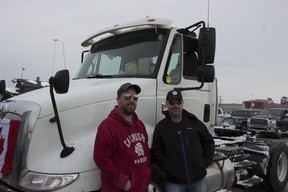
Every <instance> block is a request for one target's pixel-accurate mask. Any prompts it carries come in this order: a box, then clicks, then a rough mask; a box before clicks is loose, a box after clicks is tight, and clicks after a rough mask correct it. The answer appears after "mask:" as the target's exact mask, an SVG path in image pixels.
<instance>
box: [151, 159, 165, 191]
mask: <svg viewBox="0 0 288 192" xmlns="http://www.w3.org/2000/svg"><path fill="white" fill-rule="evenodd" d="M148 192H165V173H164V172H163V171H162V170H161V169H160V168H159V167H158V166H157V165H155V164H154V163H152V164H151V182H150V185H149V187H148Z"/></svg>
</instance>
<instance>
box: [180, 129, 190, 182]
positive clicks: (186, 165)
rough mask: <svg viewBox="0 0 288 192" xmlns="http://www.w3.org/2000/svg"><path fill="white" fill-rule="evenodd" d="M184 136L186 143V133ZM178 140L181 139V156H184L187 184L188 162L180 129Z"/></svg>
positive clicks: (188, 177)
mask: <svg viewBox="0 0 288 192" xmlns="http://www.w3.org/2000/svg"><path fill="white" fill-rule="evenodd" d="M185 136H186V143H187V142H188V138H187V135H186V134H185ZM180 140H181V146H182V152H183V157H184V163H185V171H186V176H187V179H188V184H190V176H189V172H188V164H187V159H186V152H185V146H184V140H183V135H182V129H181V131H180Z"/></svg>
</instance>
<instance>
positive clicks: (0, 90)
mask: <svg viewBox="0 0 288 192" xmlns="http://www.w3.org/2000/svg"><path fill="white" fill-rule="evenodd" d="M5 92H6V83H5V80H1V81H0V94H2V95H4V93H5Z"/></svg>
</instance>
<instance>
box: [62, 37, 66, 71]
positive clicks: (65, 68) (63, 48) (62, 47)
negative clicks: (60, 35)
mask: <svg viewBox="0 0 288 192" xmlns="http://www.w3.org/2000/svg"><path fill="white" fill-rule="evenodd" d="M62 49H63V59H64V69H66V60H65V50H64V42H63V41H62Z"/></svg>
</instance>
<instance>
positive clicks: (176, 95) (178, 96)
mask: <svg viewBox="0 0 288 192" xmlns="http://www.w3.org/2000/svg"><path fill="white" fill-rule="evenodd" d="M173 99H179V100H181V101H182V100H183V97H182V94H181V91H180V90H175V89H174V90H172V91H169V92H168V93H167V96H166V101H171V100H173Z"/></svg>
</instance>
